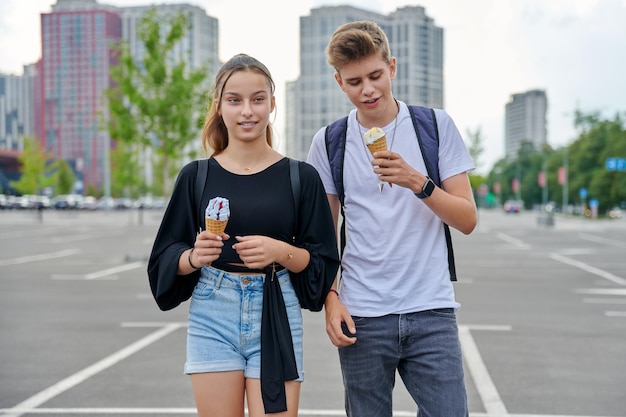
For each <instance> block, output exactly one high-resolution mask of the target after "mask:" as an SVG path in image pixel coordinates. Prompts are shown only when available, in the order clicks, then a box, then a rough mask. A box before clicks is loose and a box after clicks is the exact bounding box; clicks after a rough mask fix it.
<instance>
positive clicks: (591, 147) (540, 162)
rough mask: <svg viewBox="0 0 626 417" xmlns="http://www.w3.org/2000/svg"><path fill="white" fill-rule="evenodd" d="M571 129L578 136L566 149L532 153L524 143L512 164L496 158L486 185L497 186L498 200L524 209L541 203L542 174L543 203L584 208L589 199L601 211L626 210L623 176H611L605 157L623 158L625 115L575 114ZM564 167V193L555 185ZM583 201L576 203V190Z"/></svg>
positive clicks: (616, 173)
mask: <svg viewBox="0 0 626 417" xmlns="http://www.w3.org/2000/svg"><path fill="white" fill-rule="evenodd" d="M574 126H575V127H576V128H577V129H578V137H577V138H576V139H575V140H574V142H572V143H571V144H570V145H569V146H564V147H561V148H558V149H552V148H550V147H549V146H546V147H545V148H544V149H542V150H536V149H534V148H533V147H532V145H531V143H529V142H528V143H523V144H522V146H521V149H520V151H519V154H518V157H517V158H516V159H514V160H507V159H501V160H499V161H498V162H496V164H495V165H494V166H493V168H492V169H491V172H490V173H489V175H488V178H487V182H488V184H489V185H490V187H492V189H493V186H494V184H495V183H499V184H500V190H501V191H500V195H501V200H502V201H504V200H507V199H517V197H520V198H521V199H522V200H523V201H524V206H525V207H526V208H530V207H533V206H534V205H536V204H540V203H542V202H543V199H542V197H543V196H542V193H543V190H542V188H541V187H540V186H539V184H538V176H539V172H541V171H544V170H545V172H546V179H547V187H548V188H547V194H548V201H553V202H556V203H557V204H559V205H560V204H562V203H564V202H565V200H566V201H567V202H568V204H580V205H584V206H587V205H588V203H589V200H590V199H595V200H597V201H598V203H599V207H600V212H602V211H606V210H608V209H610V208H611V207H614V206H626V171H610V170H608V169H607V168H606V160H607V158H626V126H625V124H624V115H620V114H619V113H618V114H616V115H615V116H614V117H613V118H612V119H603V118H602V117H601V116H600V115H599V114H598V113H589V114H583V113H581V112H577V113H576V116H575V120H574ZM565 167H567V189H566V190H563V187H565V184H564V183H561V182H560V181H559V177H558V172H559V169H565ZM514 179H518V180H519V181H520V190H519V192H518V193H516V192H515V191H514V190H513V189H512V183H513V180H514ZM583 188H584V189H586V190H587V197H586V198H581V197H580V195H579V192H580V190H581V189H583Z"/></svg>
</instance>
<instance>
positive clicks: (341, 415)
mask: <svg viewBox="0 0 626 417" xmlns="http://www.w3.org/2000/svg"><path fill="white" fill-rule="evenodd" d="M12 410H14V409H12ZM6 411H7V409H2V408H0V413H2V412H6ZM19 412H21V413H22V414H26V413H28V414H60V415H67V414H83V415H84V414H114V415H120V414H144V415H151V416H152V415H167V414H174V415H177V414H178V415H180V414H193V415H197V411H196V409H195V408H34V409H21V410H19ZM246 413H247V410H246ZM298 415H299V416H301V417H305V416H306V417H320V416H326V417H345V415H346V412H345V411H344V410H306V409H304V410H303V409H300V410H298ZM393 416H394V417H414V416H415V411H394V412H393ZM1 417H5V416H1ZM470 417H608V416H588V415H587V416H583V415H563V414H559V415H556V414H489V413H470Z"/></svg>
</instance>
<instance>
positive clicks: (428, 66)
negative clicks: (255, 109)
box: [285, 6, 444, 159]
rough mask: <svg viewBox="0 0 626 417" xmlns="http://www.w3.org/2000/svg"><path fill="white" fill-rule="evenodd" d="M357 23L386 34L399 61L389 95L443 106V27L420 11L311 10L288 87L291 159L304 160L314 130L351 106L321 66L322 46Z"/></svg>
mask: <svg viewBox="0 0 626 417" xmlns="http://www.w3.org/2000/svg"><path fill="white" fill-rule="evenodd" d="M356 20H372V21H374V22H376V23H378V25H380V26H381V27H382V28H383V30H384V31H385V33H386V34H387V37H388V39H389V44H390V47H391V54H392V55H393V56H395V57H397V58H398V71H397V74H396V79H395V80H394V82H393V89H394V95H395V96H396V97H397V98H398V99H400V100H402V101H405V102H407V103H410V104H421V105H425V106H431V107H437V108H443V93H444V92H443V29H442V28H439V27H437V26H436V25H435V23H434V21H433V19H432V18H430V17H428V16H427V15H426V12H425V10H424V8H423V7H419V6H407V7H403V8H400V9H397V10H396V11H394V12H392V13H390V14H388V15H382V14H379V13H375V12H372V11H368V10H364V9H360V8H356V7H352V6H327V7H319V8H314V9H312V10H311V13H310V15H308V16H302V17H301V18H300V76H299V78H298V79H297V80H295V81H293V82H290V83H288V85H287V97H286V103H287V105H286V106H285V107H286V109H287V114H286V118H285V120H286V128H285V133H286V153H287V155H289V156H291V157H294V158H297V159H306V155H307V153H308V150H309V147H310V144H311V140H312V138H313V135H314V134H315V132H316V131H317V130H318V129H320V128H321V127H322V126H325V125H327V124H328V123H330V122H332V121H333V120H335V119H337V118H339V117H342V116H345V115H346V114H347V113H348V112H349V110H350V109H352V107H353V106H352V104H351V103H350V101H349V100H348V98H347V97H346V95H345V94H344V93H343V92H342V91H341V89H340V88H339V87H338V86H337V83H336V81H335V78H334V69H333V68H330V66H329V65H328V63H327V62H326V45H327V44H328V41H329V40H330V37H331V35H332V34H333V32H334V31H335V29H337V28H338V27H339V26H340V25H342V24H344V23H348V22H352V21H356Z"/></svg>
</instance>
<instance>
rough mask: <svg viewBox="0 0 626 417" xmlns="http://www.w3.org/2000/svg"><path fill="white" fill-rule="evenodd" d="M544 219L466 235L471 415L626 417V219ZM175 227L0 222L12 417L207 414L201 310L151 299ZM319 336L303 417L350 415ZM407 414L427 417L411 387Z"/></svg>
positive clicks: (4, 214)
mask: <svg viewBox="0 0 626 417" xmlns="http://www.w3.org/2000/svg"><path fill="white" fill-rule="evenodd" d="M537 217H538V215H537V213H534V212H523V213H519V214H505V213H504V212H502V211H501V210H496V209H494V210H481V211H480V220H479V225H478V227H477V229H476V230H475V231H474V232H473V233H472V234H471V235H469V236H464V235H462V234H460V233H458V232H456V231H453V242H454V249H455V256H456V262H457V273H458V276H459V281H458V282H457V283H455V289H456V295H457V300H458V301H459V302H460V303H461V305H462V306H461V309H460V310H459V311H458V321H459V331H460V337H461V344H462V347H463V355H464V360H465V377H466V383H467V390H468V397H469V407H470V415H471V416H472V417H505V416H511V417H565V416H567V417H570V416H571V417H582V416H585V417H626V372H625V371H626V219H615V220H590V219H581V218H568V217H560V216H558V215H557V216H556V217H555V221H554V225H553V226H549V225H546V224H545V222H540V221H538V218H537ZM159 222H160V212H159V211H152V210H146V211H145V212H138V211H134V210H128V211H114V212H100V211H94V212H82V211H80V212H79V211H69V212H64V211H51V210H47V211H45V212H43V213H42V217H41V219H39V218H38V217H37V215H36V213H35V212H32V211H6V210H5V211H0V358H1V359H0V417H9V416H10V417H20V416H36V415H41V414H45V415H48V416H58V417H61V416H68V415H72V416H85V417H86V416H94V415H99V414H108V415H115V416H131V415H132V416H137V415H144V416H156V415H167V416H186V415H194V414H195V408H194V402H193V396H192V392H191V384H190V381H189V377H188V376H186V375H184V374H183V364H184V356H185V331H186V318H187V317H186V316H187V311H186V307H187V304H183V305H181V306H179V307H178V308H176V309H174V310H172V311H168V312H161V311H160V310H158V308H157V306H156V304H155V302H154V300H153V299H152V295H151V293H150V289H149V287H148V279H147V274H146V260H147V256H148V254H149V252H150V249H151V245H152V240H153V238H154V236H155V234H156V230H157V228H158V225H159ZM304 320H305V347H304V355H305V372H306V375H305V382H304V383H303V385H302V395H301V400H300V415H301V416H342V415H345V413H344V411H343V394H342V384H341V375H340V370H339V363H338V357H337V353H336V349H335V348H334V347H333V346H332V345H331V344H330V342H329V340H328V338H327V336H326V333H325V330H324V313H323V312H319V313H311V312H305V313H304ZM373 389H375V388H373ZM394 410H395V411H394V415H395V416H415V415H416V407H415V405H414V404H413V402H412V400H411V399H410V398H409V396H408V394H407V393H406V391H405V390H404V388H403V386H402V381H401V380H400V378H399V377H398V378H397V381H396V393H395V398H394ZM374 417H375V416H374ZM442 417H445V416H442Z"/></svg>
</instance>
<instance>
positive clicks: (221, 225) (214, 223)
mask: <svg viewBox="0 0 626 417" xmlns="http://www.w3.org/2000/svg"><path fill="white" fill-rule="evenodd" d="M226 224H228V220H215V219H212V218H210V217H207V218H206V230H207V231H208V232H211V233H215V234H216V235H218V236H221V235H222V233H224V230H225V229H226Z"/></svg>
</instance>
